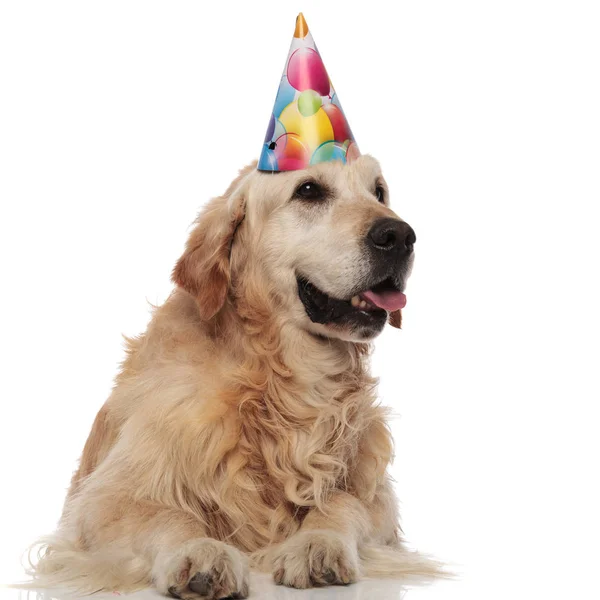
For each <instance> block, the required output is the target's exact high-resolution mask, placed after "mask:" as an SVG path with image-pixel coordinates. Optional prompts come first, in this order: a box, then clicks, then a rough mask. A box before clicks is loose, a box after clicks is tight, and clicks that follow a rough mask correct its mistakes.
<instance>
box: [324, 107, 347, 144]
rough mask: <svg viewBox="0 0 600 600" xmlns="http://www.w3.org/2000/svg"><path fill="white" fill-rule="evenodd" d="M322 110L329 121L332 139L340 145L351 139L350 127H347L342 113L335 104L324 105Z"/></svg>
mask: <svg viewBox="0 0 600 600" xmlns="http://www.w3.org/2000/svg"><path fill="white" fill-rule="evenodd" d="M323 110H324V111H325V112H326V113H327V116H328V117H329V120H330V121H331V126H332V127H333V139H334V140H335V141H336V142H342V143H344V142H345V141H346V140H350V139H352V131H350V125H348V121H346V117H345V116H344V113H343V112H342V111H341V110H340V109H339V108H338V107H337V106H336V105H335V104H326V105H324V106H323Z"/></svg>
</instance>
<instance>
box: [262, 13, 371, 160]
mask: <svg viewBox="0 0 600 600" xmlns="http://www.w3.org/2000/svg"><path fill="white" fill-rule="evenodd" d="M358 156H360V152H359V150H358V146H357V145H356V142H355V140H354V137H353V135H352V131H351V129H350V126H349V125H348V121H347V120H346V116H345V114H344V111H343V110H342V107H341V105H340V103H339V100H338V97H337V94H336V92H335V90H334V89H333V85H332V84H331V80H330V79H329V76H328V75H327V71H326V69H325V66H324V64H323V61H322V60H321V56H320V55H319V52H318V50H317V47H316V45H315V43H314V41H313V38H312V35H311V33H310V31H309V29H308V26H307V25H306V21H305V20H304V17H303V16H302V14H300V15H299V16H298V19H297V20H296V30H295V32H294V39H293V41H292V47H291V49H290V52H289V55H288V60H287V63H286V66H285V69H284V72H283V76H282V78H281V81H280V83H279V91H278V93H277V98H276V100H275V106H274V108H273V113H272V114H271V119H270V120H269V126H268V128H267V135H266V136H265V144H264V145H263V150H262V154H261V157H260V159H259V163H258V169H259V170H261V171H270V172H276V171H293V170H298V169H305V168H306V167H308V166H309V165H314V164H318V163H321V162H328V161H332V160H337V161H341V162H342V163H346V162H349V161H350V160H355V159H356V158H357V157H358Z"/></svg>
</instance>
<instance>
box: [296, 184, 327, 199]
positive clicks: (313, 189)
mask: <svg viewBox="0 0 600 600" xmlns="http://www.w3.org/2000/svg"><path fill="white" fill-rule="evenodd" d="M295 196H297V197H298V198H302V199H303V200H321V199H322V198H324V197H325V190H323V188H322V187H321V186H320V185H319V184H318V183H315V182H314V181H305V182H304V183H303V184H302V185H300V186H298V188H297V189H296V193H295Z"/></svg>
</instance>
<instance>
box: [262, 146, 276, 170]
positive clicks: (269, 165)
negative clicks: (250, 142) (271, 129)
mask: <svg viewBox="0 0 600 600" xmlns="http://www.w3.org/2000/svg"><path fill="white" fill-rule="evenodd" d="M256 168H257V169H258V170H259V171H279V166H278V165H277V158H276V157H275V152H274V151H273V150H271V149H270V148H269V146H268V145H266V144H265V146H264V148H263V151H262V153H261V155H260V160H259V161H258V166H257V167H256Z"/></svg>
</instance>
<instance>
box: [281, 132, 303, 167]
mask: <svg viewBox="0 0 600 600" xmlns="http://www.w3.org/2000/svg"><path fill="white" fill-rule="evenodd" d="M274 153H275V158H276V159H277V166H278V167H279V170H280V171H297V170H299V169H305V168H306V167H307V166H308V162H309V159H310V153H309V150H308V148H307V147H306V146H305V145H304V143H303V141H302V139H301V138H300V136H299V135H296V134H295V133H286V134H284V135H282V136H281V137H280V138H278V139H277V140H276V141H275V148H274Z"/></svg>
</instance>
